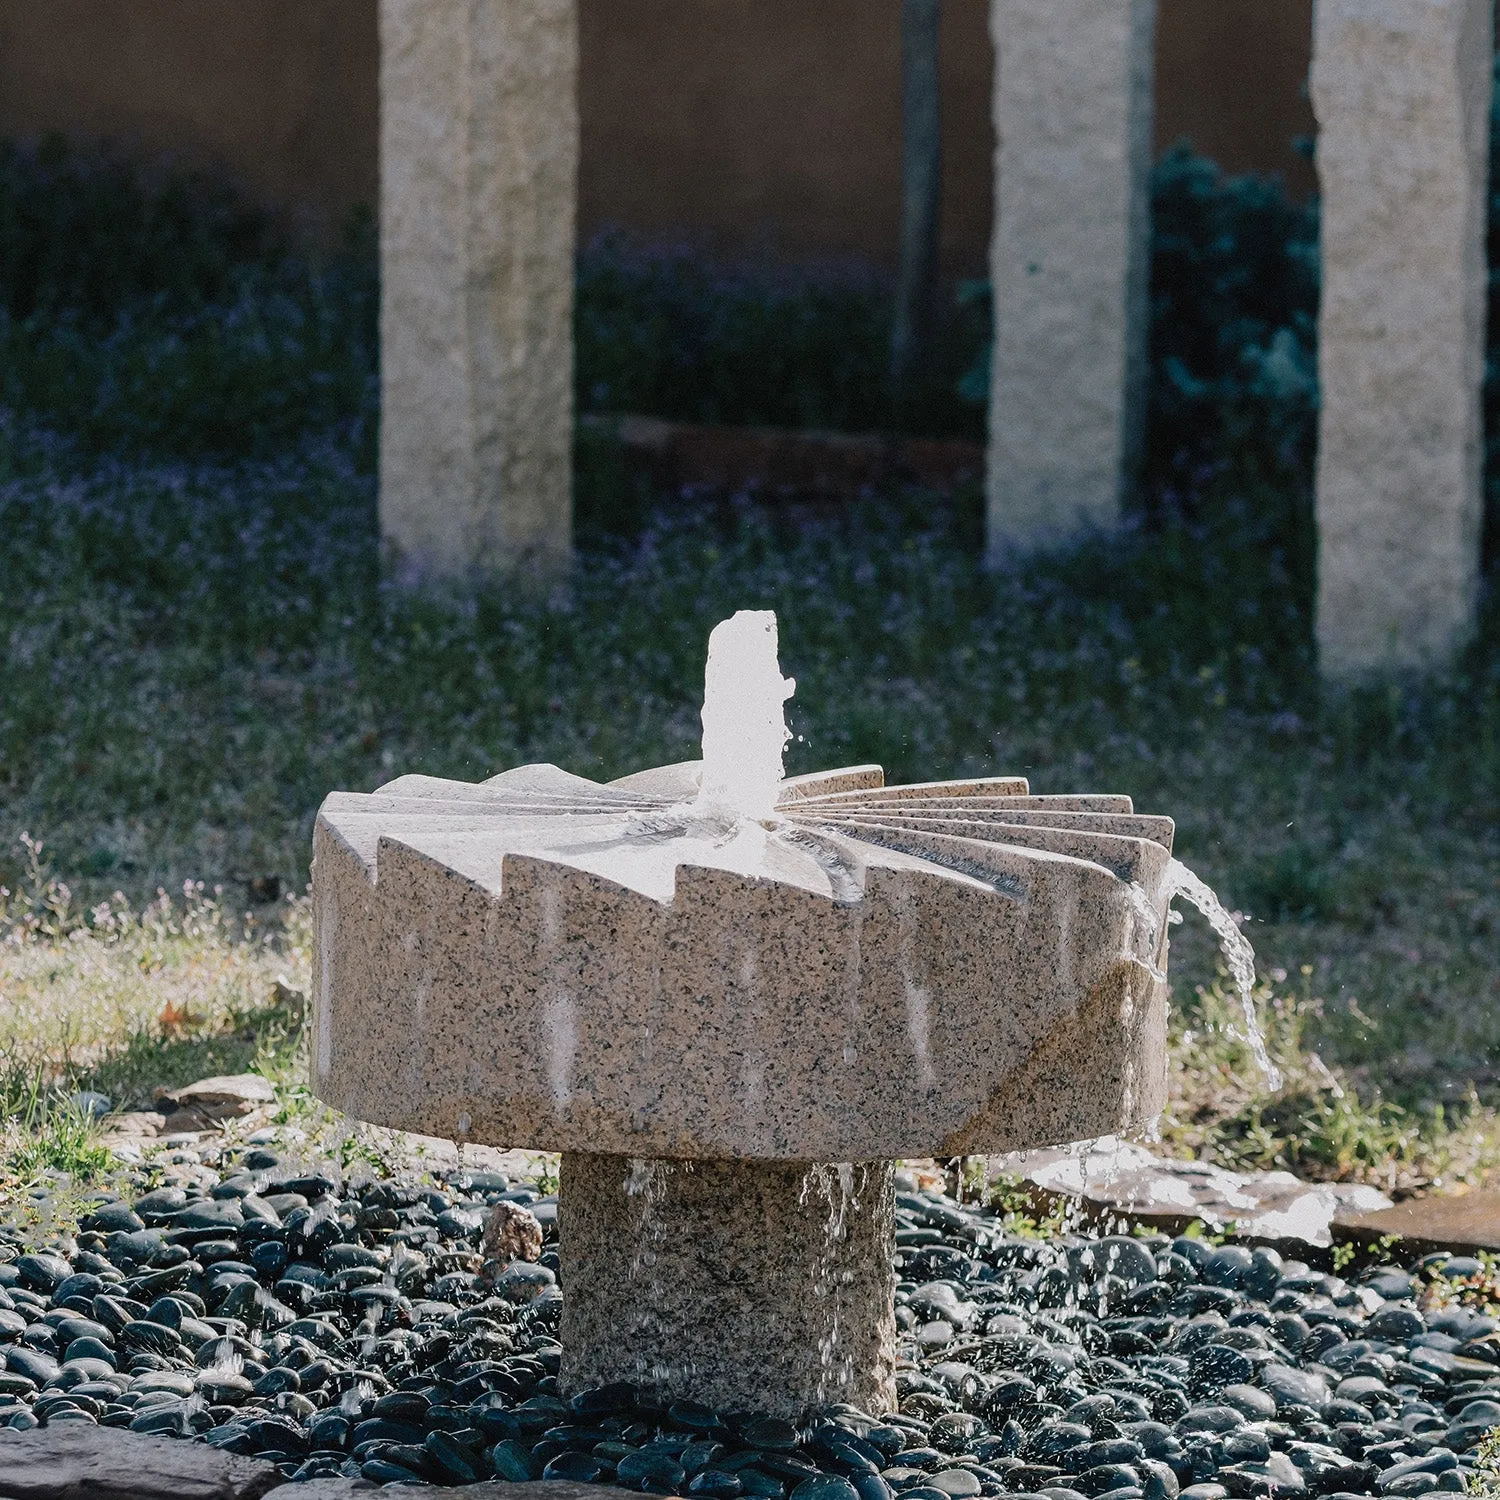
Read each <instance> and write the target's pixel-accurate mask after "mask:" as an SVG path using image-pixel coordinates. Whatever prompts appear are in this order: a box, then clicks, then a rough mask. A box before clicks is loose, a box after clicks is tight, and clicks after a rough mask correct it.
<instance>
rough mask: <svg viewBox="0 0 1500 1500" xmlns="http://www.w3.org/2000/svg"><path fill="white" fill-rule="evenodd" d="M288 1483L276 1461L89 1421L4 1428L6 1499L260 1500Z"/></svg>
mask: <svg viewBox="0 0 1500 1500" xmlns="http://www.w3.org/2000/svg"><path fill="white" fill-rule="evenodd" d="M284 1483H285V1481H284V1479H283V1477H282V1475H281V1473H280V1471H279V1470H278V1469H277V1468H276V1466H275V1465H274V1464H268V1463H262V1462H261V1461H260V1459H258V1458H242V1457H240V1456H239V1455H238V1454H234V1453H221V1452H220V1451H219V1450H218V1449H217V1448H210V1447H208V1446H207V1444H205V1443H186V1442H179V1441H177V1440H176V1439H174V1438H161V1437H150V1436H147V1435H145V1434H142V1433H139V1432H123V1431H120V1430H119V1429H117V1428H113V1427H94V1426H92V1425H88V1424H85V1423H82V1422H67V1423H62V1422H60V1423H58V1424H57V1425H56V1426H55V1427H36V1428H33V1429H32V1430H31V1431H30V1432H11V1431H9V1430H3V1431H0V1497H4V1500H260V1497H261V1496H262V1495H264V1494H266V1493H267V1492H268V1491H270V1490H272V1489H275V1488H277V1487H278V1486H282V1485H284ZM299 1488H300V1486H299Z"/></svg>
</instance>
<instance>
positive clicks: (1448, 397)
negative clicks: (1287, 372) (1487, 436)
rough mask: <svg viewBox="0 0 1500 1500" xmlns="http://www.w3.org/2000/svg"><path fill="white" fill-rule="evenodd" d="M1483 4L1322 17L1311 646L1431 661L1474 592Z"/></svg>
mask: <svg viewBox="0 0 1500 1500" xmlns="http://www.w3.org/2000/svg"><path fill="white" fill-rule="evenodd" d="M1493 4H1494V0H1318V4H1317V9H1316V13H1315V16H1316V19H1315V23H1314V38H1313V71H1312V99H1313V108H1314V111H1315V112H1316V114H1317V119H1318V129H1319V135H1318V175H1319V178H1320V180H1321V184H1322V203H1323V307H1322V316H1321V322H1320V326H1319V351H1318V366H1319V377H1320V381H1321V389H1322V409H1321V414H1320V419H1319V434H1318V472H1317V487H1318V493H1317V516H1318V539H1319V556H1318V644H1319V649H1320V652H1321V655H1322V663H1323V667H1324V670H1325V671H1327V672H1329V673H1332V674H1334V675H1352V674H1358V673H1361V672H1363V671H1366V670H1369V669H1372V668H1376V667H1380V666H1388V665H1394V666H1414V665H1421V664H1423V663H1427V662H1432V661H1435V660H1439V659H1441V658H1442V657H1443V656H1444V655H1445V654H1446V653H1447V652H1448V651H1449V650H1450V649H1451V648H1452V647H1453V646H1454V645H1455V644H1456V643H1457V642H1458V640H1459V639H1460V638H1461V637H1462V635H1463V633H1464V632H1465V630H1466V629H1467V628H1468V625H1469V622H1470V620H1471V619H1472V617H1473V610H1474V604H1475V598H1476V593H1477V589H1478V582H1479V547H1480V527H1481V523H1482V514H1483V500H1482V490H1481V474H1482V461H1483V421H1482V416H1481V409H1480V386H1481V382H1482V380H1483V376H1484V328H1485V300H1486V269H1485V231H1486V194H1487V189H1486V178H1487V172H1488V162H1489V128H1490V94H1491V79H1492V71H1491V70H1492V67H1493V57H1494V51H1493Z"/></svg>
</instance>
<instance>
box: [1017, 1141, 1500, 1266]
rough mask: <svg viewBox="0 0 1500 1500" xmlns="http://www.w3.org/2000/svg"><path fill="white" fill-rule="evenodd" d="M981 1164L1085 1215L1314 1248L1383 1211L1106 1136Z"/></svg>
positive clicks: (1376, 1195)
mask: <svg viewBox="0 0 1500 1500" xmlns="http://www.w3.org/2000/svg"><path fill="white" fill-rule="evenodd" d="M989 1169H990V1172H991V1173H992V1174H993V1173H996V1172H1000V1173H1005V1174H1011V1175H1015V1176H1018V1177H1020V1178H1021V1179H1022V1180H1023V1181H1025V1182H1027V1183H1029V1184H1030V1185H1031V1186H1032V1187H1034V1188H1036V1189H1038V1190H1040V1192H1041V1193H1042V1194H1044V1195H1046V1196H1047V1197H1049V1198H1053V1199H1055V1198H1059V1197H1062V1198H1072V1199H1075V1200H1077V1202H1078V1203H1079V1204H1080V1206H1081V1208H1082V1210H1083V1212H1084V1214H1085V1215H1086V1216H1087V1217H1089V1218H1094V1219H1099V1218H1108V1217H1112V1216H1119V1217H1121V1218H1125V1219H1130V1220H1132V1221H1138V1222H1140V1223H1144V1224H1150V1225H1152V1226H1153V1227H1155V1228H1160V1229H1163V1230H1166V1231H1167V1232H1168V1233H1178V1232H1180V1231H1181V1230H1183V1229H1185V1228H1187V1226H1188V1225H1189V1224H1191V1223H1192V1222H1193V1221H1194V1220H1201V1221H1202V1222H1203V1223H1205V1224H1207V1225H1208V1226H1209V1227H1210V1228H1212V1229H1215V1230H1222V1229H1227V1228H1228V1227H1229V1226H1230V1225H1233V1226H1234V1228H1235V1230H1236V1232H1237V1233H1238V1234H1239V1235H1241V1236H1243V1237H1244V1238H1246V1239H1252V1240H1265V1241H1272V1242H1277V1243H1280V1242H1284V1241H1295V1242H1298V1243H1301V1244H1305V1245H1311V1246H1316V1247H1320V1248H1321V1247H1325V1246H1328V1245H1331V1244H1332V1243H1333V1238H1334V1235H1333V1230H1332V1225H1333V1223H1334V1220H1335V1219H1341V1218H1343V1217H1345V1216H1359V1215H1373V1216H1375V1217H1379V1211H1380V1210H1391V1200H1390V1199H1389V1198H1387V1197H1386V1196H1385V1194H1384V1193H1382V1192H1381V1191H1380V1190H1379V1189H1378V1188H1372V1187H1365V1186H1362V1185H1359V1184H1354V1183H1327V1182H1303V1181H1301V1180H1300V1179H1299V1178H1297V1177H1294V1176H1292V1174H1291V1173H1290V1172H1230V1171H1227V1170H1226V1169H1225V1168H1223V1167H1215V1166H1211V1165H1209V1164H1207V1163H1205V1162H1199V1161H1177V1160H1173V1159H1172V1158H1169V1157H1161V1156H1155V1155H1153V1154H1152V1153H1151V1152H1149V1151H1147V1150H1146V1149H1145V1148H1144V1147H1141V1146H1135V1145H1131V1144H1130V1143H1129V1142H1126V1141H1120V1140H1117V1139H1115V1138H1113V1137H1109V1136H1106V1137H1105V1138H1104V1139H1102V1140H1099V1141H1096V1142H1095V1143H1094V1144H1093V1146H1092V1148H1091V1149H1089V1150H1079V1149H1074V1150H1068V1149H1056V1150H1045V1151H1017V1152H1013V1153H1012V1154H1010V1155H1008V1156H993V1157H991V1158H990V1160H989ZM1497 1201H1500V1200H1497ZM1383 1232H1385V1233H1389V1232H1390V1231H1383Z"/></svg>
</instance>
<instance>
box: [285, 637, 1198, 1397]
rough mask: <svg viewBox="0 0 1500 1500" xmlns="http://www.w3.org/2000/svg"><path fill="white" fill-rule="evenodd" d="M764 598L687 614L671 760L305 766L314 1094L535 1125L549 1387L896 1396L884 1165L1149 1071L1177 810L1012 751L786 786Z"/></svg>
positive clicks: (778, 689) (1137, 1087)
mask: <svg viewBox="0 0 1500 1500" xmlns="http://www.w3.org/2000/svg"><path fill="white" fill-rule="evenodd" d="M791 688H792V684H791V683H790V682H787V681H784V680H783V679H782V677H781V674H780V671H779V668H778V667H777V662H776V625H775V617H774V616H773V615H769V614H765V613H750V612H745V613H742V614H740V615H737V616H736V617H735V618H734V619H733V620H732V621H728V622H726V623H725V624H724V625H722V626H720V627H719V628H718V630H717V631H715V633H714V636H713V638H712V640H711V642H710V655H709V668H708V675H707V692H706V696H705V705H704V714H703V717H704V759H703V761H701V762H690V763H686V764H682V765H675V766H668V767H664V768H661V769H657V770H651V771H645V772H641V773H639V774H637V775H633V776H627V777H625V778H623V779H622V780H620V781H615V782H611V783H609V784H607V785H600V784H597V783H595V782H591V781H587V780H584V779H582V778H580V777H577V776H572V775H568V774H567V773H565V772H563V771H561V770H559V769H557V768H556V767H554V766H546V765H542V766H526V767H522V768H520V769H518V770H513V771H507V772H505V773H504V774H503V775H499V776H496V777H493V778H492V779H490V780H488V781H485V782H482V783H479V784H469V783H465V782H457V781H446V780H440V779H435V778H432V777H427V776H402V777H400V778H398V779H397V780H395V781H392V782H391V783H389V784H388V785H386V786H384V787H382V788H380V789H379V790H378V791H376V792H373V793H370V794H368V795H364V794H354V793H346V792H336V793H334V794H333V795H331V796H330V797H329V798H328V799H327V801H326V802H325V803H324V805H323V807H322V810H321V812H320V814H319V816H318V820H317V829H316V834H315V862H314V881H313V892H314V909H315V916H316V932H317V955H316V970H315V972H316V973H317V975H318V980H317V983H316V985H315V991H316V994H315V1002H314V1009H315V1016H314V1037H315V1056H314V1086H315V1088H316V1090H317V1092H318V1093H319V1094H320V1095H321V1096H322V1097H323V1098H324V1099H325V1100H327V1101H328V1102H329V1103H330V1104H332V1105H334V1106H336V1107H337V1108H339V1109H341V1110H344V1111H346V1112H348V1113H349V1114H351V1115H354V1116H356V1117H358V1118H360V1119H363V1120H367V1121H371V1122H374V1123H378V1124H381V1125H386V1126H393V1127H397V1128H400V1129H403V1130H412V1131H419V1132H423V1133H426V1134H429V1135H439V1136H446V1137H450V1138H453V1139H456V1140H459V1141H469V1142H476V1143H484V1144H490V1145H500V1146H513V1147H529V1148H533V1149H539V1150H546V1151H556V1152H560V1153H561V1155H562V1167H561V1183H560V1188H559V1198H558V1226H559V1235H560V1246H559V1254H560V1265H561V1272H560V1279H561V1283H562V1287H563V1292H564V1301H563V1320H562V1332H561V1337H562V1347H563V1353H562V1369H561V1375H560V1385H561V1386H562V1387H563V1389H564V1390H565V1391H568V1392H572V1391H576V1390H579V1389H582V1388H586V1387H590V1386H598V1385H604V1384H608V1383H611V1382H614V1381H630V1382H633V1383H635V1384H636V1385H638V1386H641V1387H644V1388H646V1389H649V1390H653V1391H656V1392H659V1393H660V1394H661V1395H663V1396H667V1397H674V1398H675V1397H693V1398H697V1399H699V1400H701V1401H705V1402H708V1403H710V1404H712V1405H714V1406H716V1407H718V1408H720V1409H724V1410H742V1411H761V1412H769V1413H773V1414H781V1415H787V1416H797V1415H800V1414H802V1413H804V1412H805V1411H807V1410H809V1409H811V1408H815V1407H820V1406H825V1405H828V1404H831V1403H835V1402H847V1403H851V1404H853V1405H855V1406H858V1407H862V1408H864V1409H866V1410H872V1411H881V1410H886V1409H890V1408H892V1407H893V1406H894V1404H895V1393H894V1386H893V1372H894V1364H895V1344H896V1327H895V1316H894V1307H893V1293H894V1273H893V1270H892V1248H893V1232H894V1231H893V1223H894V1220H893V1215H894V1202H895V1198H894V1193H895V1189H894V1162H895V1160H896V1159H897V1158H901V1157H913V1156H921V1157H925V1156H932V1155H936V1156H946V1157H951V1156H959V1155H965V1154H970V1153H981V1152H999V1151H1010V1150H1017V1149H1021V1148H1027V1147H1034V1146H1044V1145H1055V1144H1058V1143H1062V1142H1070V1141H1078V1140H1084V1139H1090V1138H1096V1137H1099V1136H1103V1135H1107V1134H1128V1133H1130V1132H1133V1131H1137V1130H1139V1129H1141V1128H1142V1127H1144V1126H1146V1125H1147V1124H1148V1123H1149V1122H1150V1121H1151V1120H1153V1119H1154V1117H1155V1116H1156V1115H1157V1114H1159V1112H1160V1110H1161V1108H1162V1106H1163V1103H1164V1099H1165V1088H1166V1065H1165V1035H1166V987H1165V977H1164V970H1165V963H1166V951H1167V941H1166V934H1167V918H1168V907H1169V904H1170V901H1171V897H1172V894H1173V893H1174V890H1175V889H1176V885H1175V883H1174V882H1175V876H1174V868H1179V867H1174V865H1173V862H1172V859H1171V846H1172V823H1171V820H1170V819H1168V818H1163V817H1148V816H1142V815H1140V814H1137V813H1136V812H1135V811H1134V810H1133V808H1132V806H1131V802H1130V799H1129V798H1128V797H1122V796H1100V795H1080V796H1032V795H1031V794H1030V792H1029V789H1028V786H1027V783H1026V781H1025V780H1024V779H1022V778H1020V777H990V778H981V779H976V780H971V781H959V782H938V783H931V784H925V785H916V786H887V785H886V784H885V780H884V777H883V775H882V773H881V771H880V769H879V768H878V767H875V766H860V767H855V768H852V769H845V770H834V771H827V772H823V773H820V774H817V775H811V776H801V777H793V778H790V779H783V778H782V775H781V765H782V754H783V750H784V746H785V743H786V739H787V732H786V730H785V727H784V716H783V703H784V701H785V699H786V698H787V697H788V696H789V695H790V692H791Z"/></svg>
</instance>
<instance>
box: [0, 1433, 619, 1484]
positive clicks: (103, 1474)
mask: <svg viewBox="0 0 1500 1500" xmlns="http://www.w3.org/2000/svg"><path fill="white" fill-rule="evenodd" d="M273 1490H274V1492H275V1495H276V1500H344V1497H346V1496H348V1497H351V1500H352V1497H354V1496H366V1495H370V1494H373V1493H375V1487H374V1486H373V1485H371V1484H370V1482H369V1481H368V1480H362V1479H313V1480H307V1481H305V1482H303V1483H299V1484H289V1483H288V1482H287V1481H286V1479H285V1478H284V1477H283V1476H282V1474H281V1473H280V1471H279V1470H278V1469H277V1468H276V1466H275V1465H274V1464H268V1463H262V1462H261V1460H260V1459H258V1458H242V1457H240V1456H239V1455H237V1454H233V1453H223V1452H220V1450H219V1449H217V1448H210V1447H209V1446H208V1445H207V1444H205V1443H194V1442H184V1441H181V1440H179V1439H176V1438H163V1437H150V1436H147V1435H144V1434H142V1433H139V1432H125V1431H121V1430H120V1429H118V1428H113V1427H93V1426H89V1425H86V1424H84V1423H82V1422H76V1423H75V1422H70V1423H59V1424H58V1425H57V1426H55V1427H37V1428H33V1429H32V1430H31V1431H30V1432H11V1431H9V1430H0V1500H260V1497H261V1496H262V1495H266V1494H269V1493H271V1492H272V1491H273ZM379 1493H380V1494H382V1495H397V1496H403V1497H405V1500H417V1497H418V1496H422V1497H425V1500H432V1497H433V1496H435V1495H442V1496H444V1497H449V1496H452V1497H458V1500H619V1495H620V1491H619V1490H618V1489H605V1488H603V1487H602V1486H599V1485H592V1484H574V1483H572V1482H571V1481H569V1480H565V1479H558V1480H547V1481H544V1482H537V1483H534V1484H506V1483H503V1482H501V1481H499V1480H492V1481H489V1482H487V1483H484V1484H469V1485H460V1486H457V1487H456V1488H452V1489H448V1488H436V1487H434V1486H432V1485H408V1484H399V1485H385V1486H383V1487H381V1488H380V1491H379Z"/></svg>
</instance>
